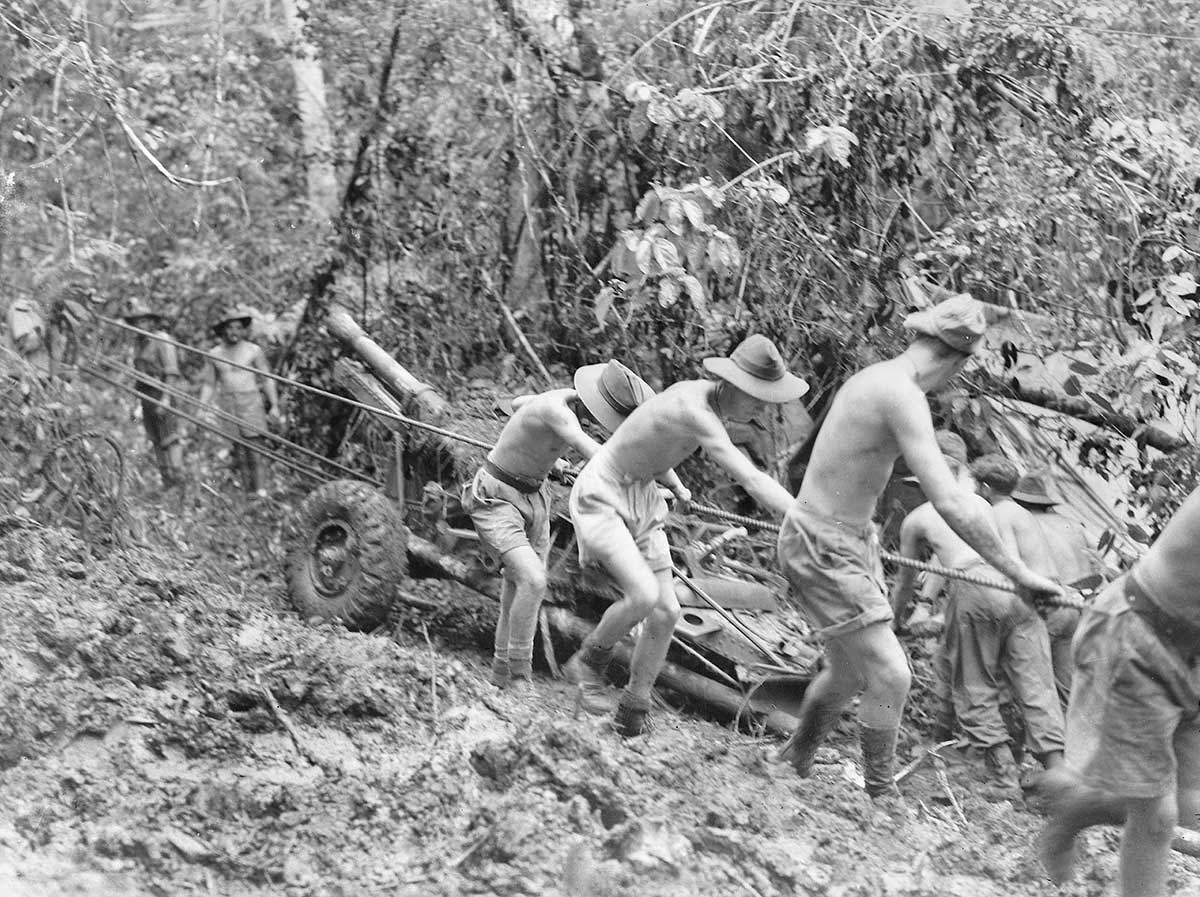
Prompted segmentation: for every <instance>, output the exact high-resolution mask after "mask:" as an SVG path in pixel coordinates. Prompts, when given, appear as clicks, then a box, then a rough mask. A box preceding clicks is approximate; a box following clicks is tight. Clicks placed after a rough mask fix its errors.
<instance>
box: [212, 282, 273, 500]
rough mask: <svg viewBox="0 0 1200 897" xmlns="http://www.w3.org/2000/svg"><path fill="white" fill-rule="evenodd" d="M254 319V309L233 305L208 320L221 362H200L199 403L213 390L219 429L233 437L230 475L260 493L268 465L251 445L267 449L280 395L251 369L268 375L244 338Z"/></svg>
mask: <svg viewBox="0 0 1200 897" xmlns="http://www.w3.org/2000/svg"><path fill="white" fill-rule="evenodd" d="M253 321H254V312H253V311H251V310H250V309H248V308H246V307H245V306H237V307H235V308H232V309H229V310H228V311H225V312H222V313H221V315H220V316H219V317H218V318H217V319H216V321H215V322H214V323H213V330H214V331H215V332H216V334H217V336H218V338H219V339H220V340H221V343H220V345H218V346H216V347H214V348H213V349H212V350H211V352H212V354H213V355H216V356H218V357H219V358H221V359H223V360H222V361H214V360H212V359H210V360H209V362H208V364H206V365H205V368H204V377H203V381H202V385H201V387H200V404H201V405H207V404H208V403H209V402H210V401H211V400H212V397H213V393H214V392H215V393H216V395H217V403H218V407H219V408H220V409H221V410H222V411H223V412H224V416H222V417H221V418H220V420H219V424H220V428H221V430H222V432H224V433H225V434H226V435H227V436H229V437H231V439H232V440H233V468H234V471H235V474H236V475H238V476H240V477H241V480H242V484H243V486H244V488H245V489H246V491H247V492H253V493H255V494H256V495H258V496H260V497H261V496H265V495H266V494H267V466H266V458H265V457H264V456H263V455H262V453H261V452H259V451H256V450H255V448H266V445H267V437H266V435H265V433H266V431H267V426H268V417H267V416H268V414H269V415H270V417H271V420H275V421H278V419H279V396H278V394H277V392H276V390H275V381H274V380H272V379H271V378H270V377H265V376H263V375H262V374H260V373H255V371H261V372H263V373H270V368H269V366H268V365H267V357H266V355H265V354H263V350H262V348H261V347H260V346H259V345H258V344H257V343H252V342H250V341H249V340H248V339H246V335H247V334H248V333H249V332H250V325H251V323H252V322H253ZM225 362H233V364H226V363H225ZM234 365H239V366H238V367H235V366H234ZM246 368H253V369H254V370H246ZM264 396H265V398H266V401H265V403H264V401H263V399H264ZM244 443H249V444H250V445H245V444H244Z"/></svg>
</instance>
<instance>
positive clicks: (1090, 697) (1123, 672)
mask: <svg viewBox="0 0 1200 897" xmlns="http://www.w3.org/2000/svg"><path fill="white" fill-rule="evenodd" d="M1072 649H1073V652H1074V657H1075V677H1074V684H1073V688H1072V692H1071V702H1070V705H1069V706H1068V707H1067V750H1066V765H1067V769H1068V770H1070V771H1071V772H1072V773H1074V774H1075V775H1076V776H1078V777H1079V778H1080V779H1081V780H1082V781H1083V782H1084V783H1085V784H1087V785H1091V786H1093V787H1096V788H1101V789H1103V790H1105V791H1108V792H1110V793H1111V794H1113V795H1115V796H1117V797H1124V798H1130V799H1150V798H1160V797H1166V796H1167V795H1172V794H1175V793H1176V792H1177V791H1178V790H1180V788H1181V787H1182V788H1183V789H1186V790H1195V789H1198V788H1200V658H1198V657H1196V656H1193V657H1191V658H1185V657H1183V656H1182V655H1181V654H1180V653H1179V651H1178V650H1176V649H1174V648H1172V647H1169V646H1168V645H1167V644H1165V643H1164V642H1163V641H1162V640H1161V639H1160V638H1159V637H1158V635H1156V634H1155V632H1154V630H1153V629H1152V628H1151V626H1150V624H1149V623H1148V622H1147V621H1146V620H1145V619H1144V618H1143V617H1142V616H1141V615H1140V614H1137V613H1134V612H1133V610H1131V609H1130V607H1129V602H1128V599H1127V598H1126V596H1125V577H1122V578H1120V579H1118V580H1116V581H1115V582H1113V583H1110V584H1109V586H1108V587H1107V588H1106V589H1105V590H1104V591H1103V592H1101V593H1100V595H1099V596H1098V597H1097V598H1096V600H1095V602H1094V603H1093V604H1092V606H1091V607H1089V608H1088V609H1087V610H1085V611H1084V612H1083V618H1082V619H1081V620H1080V621H1079V628H1078V629H1077V630H1076V632H1075V641H1074V642H1073V645H1072Z"/></svg>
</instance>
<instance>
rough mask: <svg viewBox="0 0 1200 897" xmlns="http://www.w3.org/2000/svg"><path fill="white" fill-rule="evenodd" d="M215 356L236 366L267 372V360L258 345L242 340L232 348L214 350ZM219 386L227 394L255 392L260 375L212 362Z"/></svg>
mask: <svg viewBox="0 0 1200 897" xmlns="http://www.w3.org/2000/svg"><path fill="white" fill-rule="evenodd" d="M211 354H213V355H216V356H218V357H220V358H223V359H226V360H228V361H232V362H234V364H239V365H245V366H246V367H254V368H260V369H263V370H265V369H266V366H267V365H266V358H265V357H264V356H263V351H262V349H261V348H260V347H259V345H258V344H257V343H252V342H248V341H247V340H241V341H240V342H238V343H235V344H234V345H232V346H229V345H218V346H215V347H214V348H213V349H212V353H211ZM210 364H211V365H212V369H213V373H214V375H215V378H216V384H217V386H218V387H219V388H220V389H221V390H223V391H225V392H253V391H254V390H256V389H258V375H257V374H254V373H252V372H250V371H248V370H246V369H245V368H243V367H234V366H233V365H231V364H223V363H222V362H220V361H217V360H216V359H212V360H211V361H210Z"/></svg>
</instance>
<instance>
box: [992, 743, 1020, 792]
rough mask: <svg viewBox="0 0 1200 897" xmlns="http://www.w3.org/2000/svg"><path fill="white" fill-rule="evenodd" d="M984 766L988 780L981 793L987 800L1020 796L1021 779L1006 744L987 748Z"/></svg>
mask: <svg viewBox="0 0 1200 897" xmlns="http://www.w3.org/2000/svg"><path fill="white" fill-rule="evenodd" d="M984 766H985V767H986V769H987V772H988V780H987V782H986V784H985V785H984V788H983V795H984V797H986V798H987V799H988V800H998V801H999V800H1019V799H1020V798H1021V796H1022V792H1021V779H1020V774H1019V772H1018V770H1017V764H1016V761H1014V760H1013V755H1012V751H1011V750H1010V749H1009V747H1008V745H1007V744H994V745H992V746H991V747H990V748H988V749H987V754H986V755H985V756H984Z"/></svg>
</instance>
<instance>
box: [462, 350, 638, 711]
mask: <svg viewBox="0 0 1200 897" xmlns="http://www.w3.org/2000/svg"><path fill="white" fill-rule="evenodd" d="M641 382H642V381H641V380H640V378H638V377H637V375H635V374H634V373H633V372H632V371H631V370H629V368H627V367H625V365H623V364H621V362H619V361H610V362H608V363H607V364H593V365H588V366H587V367H582V368H580V369H579V370H578V371H576V372H575V388H574V389H552V390H549V391H548V392H543V393H539V394H538V395H529V396H518V397H517V398H515V399H514V400H513V402H512V408H513V413H512V417H510V418H509V419H508V423H507V424H505V425H504V429H503V430H501V431H500V436H499V438H497V439H496V445H495V446H494V447H493V448H492V450H491V451H490V452H488V456H487V460H485V461H484V462H483V466H482V467H480V468H479V470H478V472H477V473H476V474H475V478H474V479H473V480H472V481H471V482H470V483H469V484H468V485H466V486H464V487H463V491H462V506H463V510H464V511H466V512H467V513H468V514H470V515H471V521H472V523H474V524H475V532H476V533H477V534H478V535H479V540H480V542H482V543H483V545H484V547H485V548H486V549H487V550H488V551H490V552H491V553H492V554H494V555H495V556H496V557H497V558H499V559H500V563H501V564H502V567H503V585H502V587H501V591H500V617H499V619H498V620H497V622H496V636H495V650H494V653H493V655H492V675H491V681H492V684H493V685H495V686H497V687H498V688H509V687H511V688H513V689H514V690H517V691H524V690H525V689H526V687H527V686H528V684H529V682H530V681H531V679H532V676H533V638H534V633H535V632H536V631H537V622H538V609H539V608H540V607H541V605H542V601H543V600H544V599H545V597H546V554H547V552H548V551H549V550H550V517H551V512H550V489H549V486H548V484H547V482H546V476H547V474H549V473H550V471H551V470H553V469H554V468H556V467H558V466H559V465H560V464H561V463H562V456H563V455H564V454H566V453H567V452H568V451H569V450H571V449H574V450H575V451H576V452H578V453H579V454H580V455H582V456H583V457H584V458H585V459H587V458H591V457H592V456H593V455H594V454H596V452H598V451H599V450H600V443H598V442H596V440H594V439H593V438H592V437H591V436H589V435H588V434H587V433H585V432H584V430H583V427H582V426H580V417H581V416H582V417H585V418H586V417H591V418H592V419H593V420H595V421H597V422H598V423H599V424H600V426H601V427H603V428H604V429H605V431H606V432H611V431H612V430H614V429H616V427H617V425H618V424H620V423H621V421H623V420H624V419H625V417H626V415H628V413H629V412H630V411H632V410H633V408H634V406H636V405H637V403H638V401H640V399H641V398H643V397H644V396H645V395H649V387H646V388H645V389H641V386H640V384H641ZM635 385H636V390H637V391H636V392H635V391H634V390H635Z"/></svg>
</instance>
